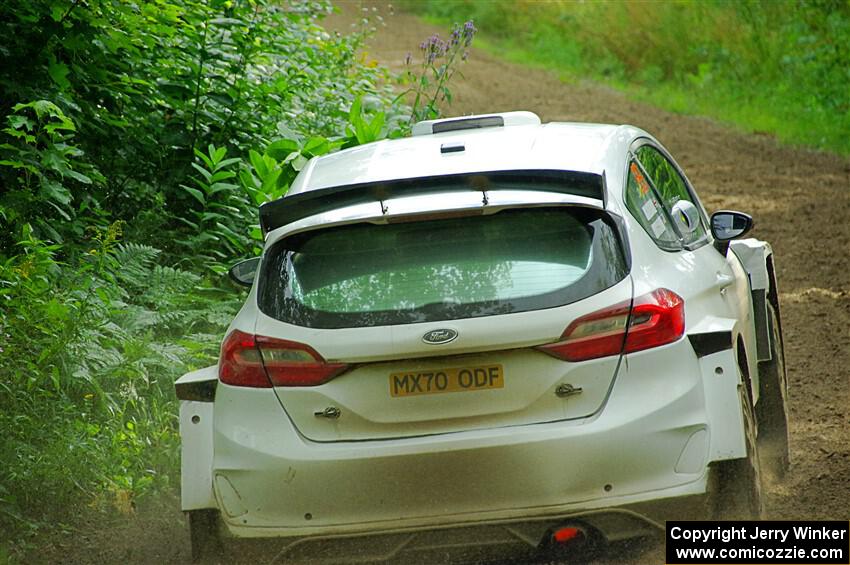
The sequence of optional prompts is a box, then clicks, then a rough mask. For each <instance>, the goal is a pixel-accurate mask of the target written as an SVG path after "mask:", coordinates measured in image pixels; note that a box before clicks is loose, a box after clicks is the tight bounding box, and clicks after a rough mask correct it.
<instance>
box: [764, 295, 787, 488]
mask: <svg viewBox="0 0 850 565" xmlns="http://www.w3.org/2000/svg"><path fill="white" fill-rule="evenodd" d="M767 322H768V327H769V329H770V332H771V346H770V356H771V359H770V361H762V362H761V363H759V401H758V405H757V406H756V416H757V418H758V445H759V449H760V450H761V458H762V461H763V462H764V464H765V466H766V468H767V470H769V471H770V472H771V473H773V474H774V475H776V476H777V477H780V478H781V477H782V476H784V475H785V473H786V472H787V471H788V467H789V465H790V460H791V457H790V451H789V445H788V443H789V442H788V403H787V400H788V381H787V377H786V374H785V349H784V347H783V343H782V329H781V326H780V321H779V313H778V310H776V309H775V308H774V306H773V304H770V303H768V305H767Z"/></svg>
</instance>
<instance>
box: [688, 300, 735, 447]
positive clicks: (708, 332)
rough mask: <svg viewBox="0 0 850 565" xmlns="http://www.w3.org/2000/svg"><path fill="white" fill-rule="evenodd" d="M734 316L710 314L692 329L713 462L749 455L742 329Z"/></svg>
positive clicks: (690, 336)
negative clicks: (740, 365) (742, 391)
mask: <svg viewBox="0 0 850 565" xmlns="http://www.w3.org/2000/svg"><path fill="white" fill-rule="evenodd" d="M738 326H739V323H738V321H737V320H735V319H733V318H721V317H717V316H706V317H705V318H703V319H702V320H701V321H700V322H699V323H698V324H697V325H696V326H695V327H693V328H692V329H691V330H690V331H689V332H688V339H689V340H690V342H691V345H692V346H693V348H694V352H695V353H696V355H697V358H698V361H699V367H700V373H701V376H702V386H703V394H704V397H705V408H706V412H707V420H708V426H709V453H708V460H709V461H722V460H725V459H738V458H741V457H746V456H747V444H746V436H745V430H744V416H743V414H742V413H741V401H740V396H739V395H740V387H742V386H744V383H743V381H742V377H741V371H740V370H739V369H738V360H737V358H736V354H735V344H736V343H738V339H739V335H740V331H739V330H740V328H739V327H738Z"/></svg>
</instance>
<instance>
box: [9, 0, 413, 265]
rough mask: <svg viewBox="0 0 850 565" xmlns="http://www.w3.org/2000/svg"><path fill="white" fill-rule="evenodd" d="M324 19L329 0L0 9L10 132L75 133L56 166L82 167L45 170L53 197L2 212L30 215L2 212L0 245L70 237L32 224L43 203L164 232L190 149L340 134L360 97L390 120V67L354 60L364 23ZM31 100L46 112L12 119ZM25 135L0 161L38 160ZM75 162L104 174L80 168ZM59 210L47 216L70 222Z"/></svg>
mask: <svg viewBox="0 0 850 565" xmlns="http://www.w3.org/2000/svg"><path fill="white" fill-rule="evenodd" d="M329 11H330V7H329V5H328V4H327V3H326V2H322V1H311V0H293V1H290V2H285V3H279V2H275V1H272V0H228V1H223V0H214V1H212V2H206V1H201V0H161V1H158V2H156V3H140V4H139V3H131V2H112V1H105V0H103V1H102V0H97V1H94V2H76V1H73V2H72V1H68V0H33V1H30V0H26V1H25V0H7V1H6V2H4V3H3V5H2V8H0V36H2V37H4V38H5V40H4V42H3V46H2V48H0V69H4V71H3V72H2V73H0V117H2V118H3V121H4V122H8V123H9V128H8V130H10V131H11V133H10V131H7V132H6V133H7V135H12V136H14V135H15V134H17V133H21V132H22V131H24V130H26V129H27V128H46V127H50V128H56V129H43V130H39V132H41V131H43V133H42V137H50V136H55V135H60V134H61V135H62V136H65V135H68V136H70V134H72V133H73V134H74V144H73V146H71V147H69V148H68V151H71V150H73V153H71V154H65V155H64V156H63V155H61V154H60V155H59V157H64V159H65V161H68V160H69V159H71V158H73V160H74V161H75V163H76V164H77V165H79V166H74V167H67V169H68V171H71V172H70V173H69V172H68V171H64V172H60V171H52V172H54V173H56V174H58V175H59V176H60V179H61V180H62V181H64V182H57V181H56V179H54V178H51V175H48V176H47V181H49V184H48V185H47V186H48V187H49V188H45V189H41V190H42V191H48V192H45V193H43V194H42V195H38V194H36V195H35V196H34V197H32V198H30V199H29V200H28V201H26V202H19V203H17V204H16V205H14V206H12V207H13V208H15V209H21V210H23V211H24V212H26V213H17V212H15V211H14V210H13V213H9V212H5V213H4V214H3V215H0V243H2V244H3V246H4V247H8V246H9V245H11V243H12V240H11V238H10V236H9V235H6V234H10V233H19V232H20V227H21V225H22V224H23V223H26V222H29V223H31V224H32V225H33V228H34V229H35V230H36V234H37V235H38V236H39V237H43V238H50V239H52V240H53V241H59V239H58V238H59V237H62V236H65V235H66V234H64V233H62V232H63V230H61V229H57V228H56V226H55V223H51V222H49V221H45V222H37V221H34V218H33V214H32V213H30V212H29V211H31V210H32V209H33V208H38V205H39V204H41V203H43V202H42V200H47V201H49V202H53V203H56V204H57V205H58V207H59V209H60V210H61V212H62V213H64V214H65V215H68V216H71V217H73V216H74V214H72V211H73V210H76V211H77V212H78V214H79V213H84V214H85V216H86V217H87V218H88V217H92V216H97V215H98V214H99V213H100V212H101V211H103V210H107V211H108V212H109V213H110V215H111V216H112V217H113V219H125V220H127V221H128V223H127V230H128V233H129V234H131V235H132V236H133V237H141V238H144V237H146V236H147V235H148V234H156V233H160V232H161V230H162V229H168V228H170V227H173V226H174V225H176V223H177V222H178V221H179V220H178V218H181V217H184V216H187V215H191V212H192V211H193V209H194V198H193V197H192V195H191V193H190V192H187V191H186V190H185V189H182V188H181V185H189V184H190V182H191V181H190V179H189V177H190V176H191V175H192V174H194V173H195V170H194V169H193V166H192V164H193V161H194V159H195V158H196V153H195V150H197V149H201V148H204V147H207V146H209V145H210V144H213V145H215V146H216V147H225V148H227V150H228V151H229V152H230V154H231V155H233V156H238V157H240V158H241V157H243V156H246V155H247V153H248V151H249V150H250V149H251V148H255V147H262V146H265V145H267V144H268V143H269V141H271V140H273V139H276V138H277V137H281V136H283V137H286V138H292V137H293V136H292V133H295V134H297V135H299V136H305V137H310V136H314V135H321V136H325V137H329V138H332V137H345V136H346V131H345V130H346V126H347V124H348V115H349V110H350V108H351V106H352V104H354V101H355V100H356V99H357V98H358V97H359V96H362V95H364V94H368V95H369V96H371V97H373V98H376V99H377V100H378V101H379V105H380V106H382V107H383V108H386V109H387V110H389V111H390V112H391V113H398V112H400V111H401V108H400V107H394V106H393V105H392V102H391V100H392V94H391V92H390V90H389V88H390V87H389V81H388V80H387V79H388V78H389V77H388V74H387V72H386V71H385V70H384V69H382V68H381V67H378V66H376V65H371V64H363V62H362V61H361V60H360V59H358V56H357V51H358V49H359V47H360V45H361V44H362V40H363V38H364V37H365V34H366V33H367V29H366V27H365V26H364V28H363V29H361V30H360V31H358V32H356V33H353V34H351V35H348V36H341V35H338V34H337V35H330V34H328V33H327V32H325V31H324V30H323V29H322V28H321V26H320V25H319V24H318V23H317V20H318V18H320V17H321V16H323V15H324V14H326V13H328V12H329ZM367 25H368V23H367ZM31 100H39V101H43V100H50V101H52V104H53V109H52V112H53V113H52V114H50V115H45V116H39V117H38V119H39V120H40V122H39V123H36V122H35V120H30V121H29V122H26V121H22V120H23V119H24V118H26V117H27V114H28V113H32V112H31V111H30V110H27V109H25V108H19V107H13V106H12V104H14V102H16V101H24V102H28V101H31ZM37 104H47V103H46V102H38V103H37ZM21 112H23V114H21ZM61 119H65V120H66V124H70V123H73V124H76V132H74V131H73V129H66V130H62V129H61V127H60V124H59V121H58V120H61ZM10 120H13V121H10ZM42 122H43V123H42ZM69 127H72V126H69ZM37 133H38V132H37ZM30 135H32V134H30ZM34 137H36V140H34V141H33V140H28V138H14V141H15V143H10V144H11V145H12V146H13V147H12V148H9V147H7V148H6V150H8V151H10V152H11V154H10V155H5V154H4V155H2V156H0V159H2V160H4V161H8V162H10V163H26V161H25V160H23V159H22V157H23V156H22V155H18V152H19V151H29V152H30V153H33V152H40V154H39V155H35V156H34V157H33V158H34V159H35V160H36V161H41V160H43V159H42V158H43V157H45V155H46V153H45V152H49V151H52V149H53V148H52V147H46V146H45V143H46V142H47V141H49V140H44V141H42V140H41V139H39V136H37V135H36V136H34ZM53 143H54V144H55V143H66V144H68V140H67V139H66V140H64V141H62V140H55V141H54V142H53ZM68 145H70V144H68ZM83 159H84V161H83ZM83 163H87V164H88V166H89V167H90V168H91V171H100V172H101V173H102V176H98V177H97V178H95V177H94V176H92V174H90V173H89V172H86V171H85V170H83V169H81V168H80V166H81V165H82V164H83ZM17 166H21V165H17ZM57 166H60V165H59V164H57ZM69 175H70V176H69ZM75 175H76V176H75ZM53 176H55V175H53ZM19 177H26V171H24V172H21V171H20V170H19V169H18V168H15V167H12V166H11V165H6V166H5V167H3V168H0V186H5V187H8V186H16V185H20V184H22V183H24V184H25V183H26V181H27V179H26V178H24V179H23V181H22V180H20V179H19ZM85 177H88V178H89V179H90V180H91V181H92V182H88V183H87V182H86V181H85ZM38 180H39V182H40V179H38ZM21 190H23V189H21ZM29 190H30V192H32V191H33V190H34V189H33V188H32V187H30V188H29ZM4 204H5V203H4ZM5 207H6V206H5V205H4V208H5ZM140 210H141V211H143V212H142V214H141V216H140V214H139V211H140ZM62 213H60V212H59V211H57V212H56V214H57V219H63V220H66V218H65V217H64V216H63V215H62ZM78 228H79V226H77V229H76V232H74V235H75V236H79V229H78ZM169 251H172V250H171V249H169ZM174 251H177V250H174Z"/></svg>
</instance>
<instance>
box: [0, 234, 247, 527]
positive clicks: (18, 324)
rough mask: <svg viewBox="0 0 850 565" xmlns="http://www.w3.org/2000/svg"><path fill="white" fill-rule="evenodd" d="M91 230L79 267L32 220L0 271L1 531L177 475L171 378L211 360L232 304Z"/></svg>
mask: <svg viewBox="0 0 850 565" xmlns="http://www.w3.org/2000/svg"><path fill="white" fill-rule="evenodd" d="M120 235H121V225H120V224H119V223H115V224H112V225H111V226H110V227H109V228H107V229H106V230H102V231H95V232H92V233H91V236H90V238H89V239H88V241H87V244H88V246H89V247H90V249H89V250H88V251H87V252H86V253H85V254H81V255H80V256H79V257H78V259H77V260H75V261H74V262H73V263H62V262H60V261H59V260H58V259H57V252H58V250H59V248H58V246H57V245H49V244H46V243H45V242H43V241H40V240H38V239H36V238H35V237H34V235H33V231H32V229H30V228H29V227H27V226H25V228H24V231H23V233H22V234H21V236H20V237H19V243H18V247H19V249H20V253H19V254H18V255H16V256H14V257H12V258H9V259H6V260H5V261H4V262H3V263H2V264H0V313H2V315H0V336H2V337H3V339H2V346H0V348H2V354H0V374H2V375H3V379H2V381H0V427H1V428H2V429H3V430H4V441H3V442H2V444H0V457H1V458H2V461H3V463H4V464H3V467H2V469H0V524H2V525H3V528H4V530H5V531H7V532H12V533H15V532H18V533H22V532H26V531H28V530H35V529H37V528H38V527H39V526H40V525H41V524H42V523H45V522H49V521H50V520H57V519H58V520H62V519H63V517H62V514H63V509H64V508H67V507H68V506H72V505H73V504H74V503H76V502H77V501H78V500H80V499H81V498H83V499H88V500H89V502H97V501H99V500H106V499H107V498H108V496H107V495H106V494H104V493H112V495H110V496H118V494H119V493H120V494H121V495H123V496H124V497H125V498H127V499H132V498H136V497H139V496H143V495H145V494H146V493H148V492H149V491H150V489H151V488H152V487H155V486H157V485H159V486H163V485H167V484H169V482H170V481H171V479H172V477H174V476H176V474H177V458H176V454H177V446H178V437H177V432H176V429H175V413H176V399H175V398H174V395H173V381H174V379H175V378H176V377H177V376H179V375H180V374H181V373H182V372H185V371H186V370H188V369H190V368H192V367H196V366H199V365H203V364H207V363H209V362H211V361H212V360H213V359H214V357H215V353H216V343H215V340H214V339H210V336H209V334H210V333H211V332H215V333H218V332H220V331H221V330H222V328H223V327H224V325H225V324H226V323H227V322H228V321H229V319H230V317H232V315H233V313H234V312H235V309H236V307H237V300H236V298H237V297H233V296H229V295H227V294H225V293H222V292H221V291H215V290H213V289H206V290H203V289H201V288H199V287H200V286H201V285H202V281H201V279H200V277H199V276H198V275H195V274H192V273H189V272H186V271H181V270H178V269H174V268H170V267H165V266H161V265H159V264H158V258H159V255H160V252H159V251H158V250H157V249H154V248H152V247H149V246H146V245H139V244H129V243H125V244H122V243H119V241H118V240H119V238H120Z"/></svg>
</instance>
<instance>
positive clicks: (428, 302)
mask: <svg viewBox="0 0 850 565" xmlns="http://www.w3.org/2000/svg"><path fill="white" fill-rule="evenodd" d="M263 265H264V266H263V271H262V278H261V280H260V294H259V305H260V309H261V310H262V311H263V312H265V313H266V314H268V315H269V316H272V317H274V318H276V319H279V320H282V321H286V322H290V323H293V324H297V325H300V326H307V327H314V328H343V327H362V326H376V325H390V324H408V323H416V322H431V321H440V320H451V319H458V318H471V317H479V316H489V315H495V314H506V313H510V312H523V311H528V310H536V309H540V308H551V307H555V306H561V305H564V304H568V303H570V302H574V301H576V300H580V299H582V298H586V297H588V296H590V295H592V294H595V293H597V292H599V291H601V290H604V289H605V288H608V287H610V286H612V285H614V284H615V283H617V282H618V281H620V280H622V278H623V277H625V275H626V267H625V262H624V260H623V254H622V252H621V250H620V247H619V243H618V239H617V237H616V234H615V233H614V231H613V229H612V227H611V226H610V225H608V223H606V222H605V220H604V219H603V217H602V216H601V215H600V213H599V212H595V211H591V210H586V209H579V208H532V209H510V210H504V211H501V212H499V213H497V214H494V215H489V216H470V217H463V218H451V219H442V220H428V221H420V222H410V223H401V224H389V225H375V224H365V223H364V224H354V225H348V226H342V227H335V228H328V229H325V230H317V231H311V232H306V233H302V234H298V235H295V236H292V237H289V238H287V239H285V240H283V241H281V242H279V243H278V244H276V245H275V246H273V247H272V248H271V249H270V250H269V253H268V256H267V258H266V259H265V261H264V262H263Z"/></svg>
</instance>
